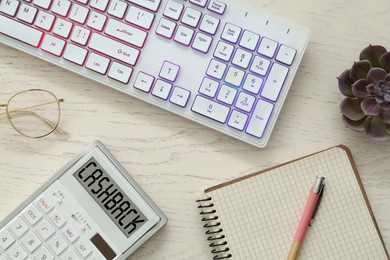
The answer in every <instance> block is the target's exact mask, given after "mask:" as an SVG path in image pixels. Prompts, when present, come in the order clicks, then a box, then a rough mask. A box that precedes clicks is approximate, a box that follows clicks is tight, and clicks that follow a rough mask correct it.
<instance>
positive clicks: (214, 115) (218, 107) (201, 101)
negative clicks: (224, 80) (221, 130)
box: [191, 96, 230, 123]
mask: <svg viewBox="0 0 390 260" xmlns="http://www.w3.org/2000/svg"><path fill="white" fill-rule="evenodd" d="M191 110H192V111H194V112H196V113H198V114H201V115H203V116H206V117H208V118H211V119H213V120H215V121H218V122H220V123H225V122H226V119H227V117H228V115H229V112H230V108H229V107H227V106H224V105H222V104H219V103H217V102H215V101H213V100H210V99H207V98H205V97H202V96H196V97H195V101H194V103H193V104H192V108H191Z"/></svg>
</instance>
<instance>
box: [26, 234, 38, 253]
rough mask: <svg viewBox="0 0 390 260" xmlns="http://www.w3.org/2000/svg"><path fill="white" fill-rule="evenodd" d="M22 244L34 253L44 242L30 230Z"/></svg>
mask: <svg viewBox="0 0 390 260" xmlns="http://www.w3.org/2000/svg"><path fill="white" fill-rule="evenodd" d="M22 244H23V246H24V247H25V248H27V250H28V251H29V252H30V253H32V252H34V251H35V250H36V249H37V248H38V247H39V246H40V245H41V244H42V241H41V240H39V238H38V237H37V236H36V235H35V234H34V233H33V232H30V233H28V234H27V235H26V236H25V237H24V238H23V239H22Z"/></svg>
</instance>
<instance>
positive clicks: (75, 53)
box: [64, 43, 88, 66]
mask: <svg viewBox="0 0 390 260" xmlns="http://www.w3.org/2000/svg"><path fill="white" fill-rule="evenodd" d="M87 54H88V51H87V50H86V49H84V48H81V47H79V46H77V45H74V44H71V43H69V44H68V45H67V46H66V49H65V52H64V59H65V60H68V61H71V62H73V63H75V64H77V65H80V66H82V65H83V64H84V62H85V60H86V58H87Z"/></svg>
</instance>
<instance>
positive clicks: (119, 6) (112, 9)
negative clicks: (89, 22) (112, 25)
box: [107, 0, 128, 19]
mask: <svg viewBox="0 0 390 260" xmlns="http://www.w3.org/2000/svg"><path fill="white" fill-rule="evenodd" d="M127 7H128V4H126V3H125V2H123V1H120V0H111V1H110V5H109V7H108V11H107V13H108V14H109V15H112V16H115V17H117V18H119V19H122V18H123V16H124V15H125V13H126V10H127Z"/></svg>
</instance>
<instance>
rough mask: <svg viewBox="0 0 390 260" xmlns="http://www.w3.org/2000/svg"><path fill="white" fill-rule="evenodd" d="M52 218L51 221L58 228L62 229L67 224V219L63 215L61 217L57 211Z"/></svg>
mask: <svg viewBox="0 0 390 260" xmlns="http://www.w3.org/2000/svg"><path fill="white" fill-rule="evenodd" d="M50 218H51V220H53V222H54V224H55V225H56V226H57V228H61V227H62V226H63V225H65V223H66V219H65V218H64V217H63V216H62V215H60V214H59V213H58V212H57V211H55V212H54V213H53V214H51V216H50Z"/></svg>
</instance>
